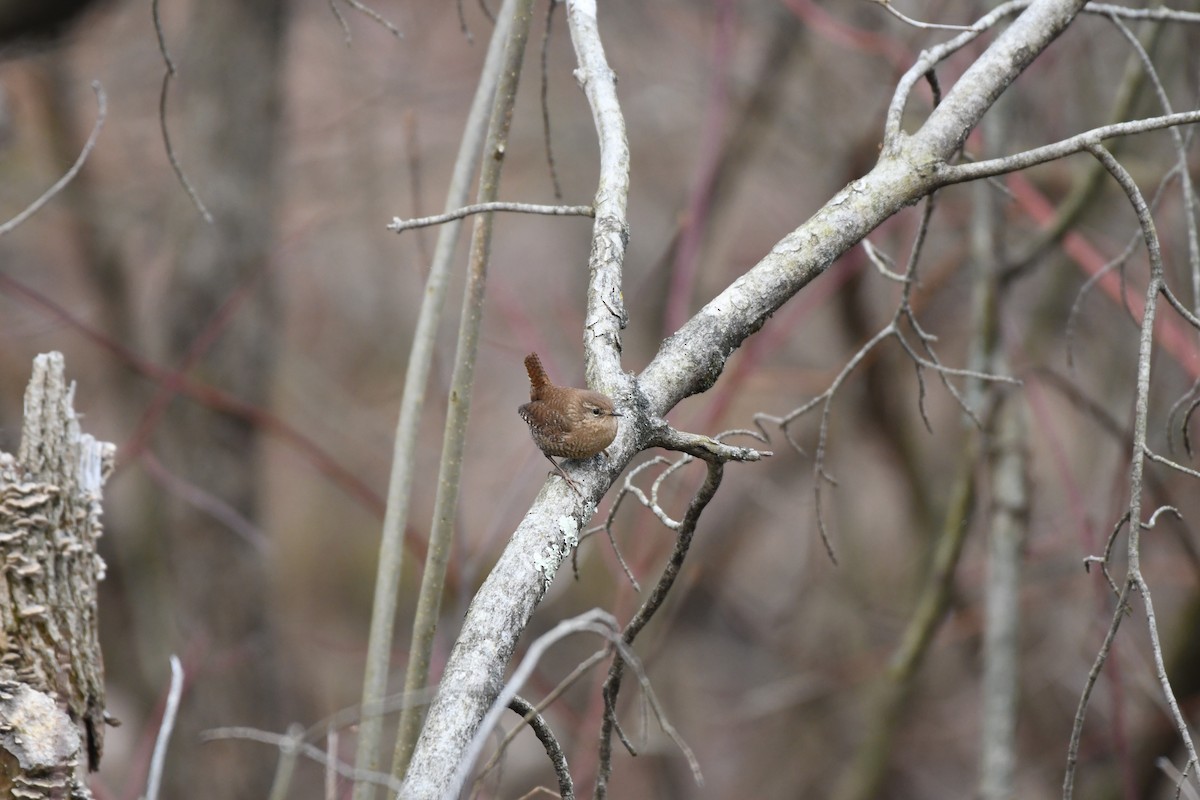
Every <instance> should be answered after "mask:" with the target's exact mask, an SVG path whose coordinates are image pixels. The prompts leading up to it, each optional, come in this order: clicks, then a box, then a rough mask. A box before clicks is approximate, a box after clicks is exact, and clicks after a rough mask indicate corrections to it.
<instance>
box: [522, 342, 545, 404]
mask: <svg viewBox="0 0 1200 800" xmlns="http://www.w3.org/2000/svg"><path fill="white" fill-rule="evenodd" d="M525 371H526V372H528V373H529V396H530V399H531V400H536V399H537V395H538V392H539V391H540V390H541V389H542V388H543V387H545V386H550V385H551V384H550V376H549V375H547V374H546V368H545V367H543V366H542V360H541V359H540V358H538V354H537V353H530V354H529V355H527V356H525Z"/></svg>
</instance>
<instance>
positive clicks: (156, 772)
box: [146, 655, 183, 800]
mask: <svg viewBox="0 0 1200 800" xmlns="http://www.w3.org/2000/svg"><path fill="white" fill-rule="evenodd" d="M182 696H183V665H182V664H180V663H179V657H178V656H174V655H172V656H171V688H170V689H168V690H167V702H166V705H165V706H164V707H163V716H162V722H161V723H160V724H159V726H158V736H157V738H155V740H154V755H152V756H151V757H150V774H149V775H148V776H147V778H146V800H158V790H159V787H160V786H162V772H163V764H164V763H166V759H167V745H168V743H169V742H170V741H171V731H173V730H174V729H175V715H176V714H178V713H179V700H180V698H181V697H182Z"/></svg>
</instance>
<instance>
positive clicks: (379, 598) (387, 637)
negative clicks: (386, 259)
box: [354, 0, 513, 800]
mask: <svg viewBox="0 0 1200 800" xmlns="http://www.w3.org/2000/svg"><path fill="white" fill-rule="evenodd" d="M512 8H513V0H506V3H505V5H504V7H503V8H502V13H501V19H500V21H499V22H498V23H497V25H496V27H495V29H494V30H493V32H492V38H491V40H490V42H489V44H488V51H487V55H486V56H485V58H484V65H483V69H482V71H481V74H480V78H479V85H478V86H477V87H476V89H475V96H474V98H473V99H472V101H471V110H470V112H469V113H468V115H467V122H466V125H465V127H464V130H463V137H462V141H461V142H460V143H459V148H458V154H457V156H456V157H455V160H454V171H453V173H452V174H451V178H450V186H449V188H448V189H447V191H446V201H445V205H444V208H445V209H446V210H447V211H453V210H454V209H456V208H458V207H460V206H462V205H463V203H464V202H466V200H467V198H468V196H469V194H470V191H471V183H472V178H473V176H474V173H475V168H476V165H477V164H478V163H479V158H480V157H481V154H482V151H483V140H484V137H485V132H486V130H487V121H488V116H489V114H490V113H491V109H492V99H493V96H494V95H495V93H496V85H497V83H499V80H500V71H501V65H502V62H503V57H504V42H505V41H506V40H507V39H508V31H509V29H510V27H511V25H512ZM461 228H462V223H461V222H451V223H449V224H447V225H446V226H445V227H444V228H442V229H441V230H440V231H438V239H437V245H436V246H435V248H434V254H433V262H432V264H431V265H430V269H429V278H428V279H427V281H426V284H425V291H424V293H423V300H422V303H421V310H420V312H418V316H417V325H416V330H415V331H414V332H413V340H412V347H411V350H410V352H409V356H408V367H407V369H406V371H405V374H404V393H403V395H402V396H401V399H400V412H399V414H398V419H397V421H396V439H395V444H394V445H393V448H392V466H391V475H390V477H389V479H388V497H387V510H386V512H385V514H384V520H383V531H382V534H381V538H380V543H379V567H378V570H377V572H376V578H375V597H374V603H373V605H372V609H371V629H370V634H369V637H368V640H367V658H366V665H365V674H364V677H363V699H362V704H361V705H362V707H363V708H373V707H376V706H378V705H379V704H380V703H381V702H382V701H383V698H384V696H385V695H386V693H387V683H388V677H389V674H390V671H391V655H392V652H391V650H392V636H393V632H394V629H395V627H396V605H397V598H398V595H399V591H400V576H401V574H402V572H403V569H402V568H403V555H404V531H405V528H406V527H407V525H408V510H409V501H410V499H411V494H412V483H413V477H414V475H415V472H416V464H415V453H416V449H417V437H418V429H419V428H420V423H421V414H422V411H423V410H424V405H425V387H426V385H427V384H428V382H429V372H430V369H431V365H432V363H433V350H434V340H435V338H436V333H437V329H438V327H439V326H440V323H441V317H442V310H443V308H444V307H445V303H446V292H447V290H448V288H449V285H450V273H451V262H452V261H453V259H454V250H455V244H456V243H457V241H458V234H459V231H460V230H461ZM382 738H383V719H382V717H380V716H378V715H376V716H371V717H368V719H366V720H365V721H364V723H363V725H362V728H361V729H360V731H359V740H358V752H357V754H356V756H355V765H356V766H357V768H358V769H360V770H367V771H377V770H378V769H379V768H380V766H381V764H380V761H381V758H380V753H381V750H382ZM373 795H374V790H373V788H371V787H370V786H368V785H363V786H362V788H359V787H355V794H354V800H372V797H373Z"/></svg>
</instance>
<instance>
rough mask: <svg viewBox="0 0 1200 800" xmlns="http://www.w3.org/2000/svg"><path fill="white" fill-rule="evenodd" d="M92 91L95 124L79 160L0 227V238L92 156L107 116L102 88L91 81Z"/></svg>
mask: <svg viewBox="0 0 1200 800" xmlns="http://www.w3.org/2000/svg"><path fill="white" fill-rule="evenodd" d="M92 91H93V92H95V93H96V106H97V108H96V122H95V123H94V124H93V125H92V132H91V133H90V134H88V138H87V141H86V142H85V143H84V145H83V150H81V151H80V152H79V158H77V159H75V163H74V164H72V165H71V168H70V169H68V170H67V171H66V172H65V173H64V174H63V176H62V177H61V178H59V179H58V180H57V181H55V182H54V185H53V186H51V187H50V188H49V189H47V190H46V191H45V192H44V193H43V194H42V196H41V197H39V198H38V199H36V200H34V201H33V202H32V203H30V204H29V205H28V206H26V208H25V210H24V211H22V212H21V213H20V214H17V215H16V216H15V217H13V218H12V219H10V220H9V221H8V222H6V223H4V224H3V225H0V236H3V235H4V234H6V233H9V232H10V231H12V229H13V228H15V227H17V226H18V225H20V224H21V223H22V222H24V221H25V220H27V219H29V218H30V217H32V216H33V215H34V214H36V213H37V212H38V211H39V210H40V209H41V207H42V206H44V205H46V203H49V202H50V201H51V200H52V199H53V198H54V196H55V195H56V194H58V193H59V192H61V191H62V190H63V187H65V186H66V185H67V184H68V183H70V182H71V181H72V180H73V179H74V178H75V176H76V175H78V174H79V170H81V169H83V164H84V162H85V161H87V159H88V156H89V155H91V154H92V150H93V149H95V147H96V140H97V139H99V137H100V129H101V128H103V127H104V119H105V117H106V116H108V96H107V95H105V93H104V87H103V86H101V85H100V82H99V81H92Z"/></svg>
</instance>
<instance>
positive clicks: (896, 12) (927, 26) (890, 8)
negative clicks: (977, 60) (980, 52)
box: [874, 0, 974, 31]
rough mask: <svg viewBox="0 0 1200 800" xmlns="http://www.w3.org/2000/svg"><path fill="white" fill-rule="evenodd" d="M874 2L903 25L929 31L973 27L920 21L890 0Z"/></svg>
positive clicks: (968, 29)
mask: <svg viewBox="0 0 1200 800" xmlns="http://www.w3.org/2000/svg"><path fill="white" fill-rule="evenodd" d="M874 2H876V3H878V4H879V5H881V6H883V8H884V10H885V11H887V12H888V13H889V14H891V15H892V16H893V17H895V18H896V19H898V20H900V21H901V22H903V23H904V24H905V25H911V26H912V27H914V28H920V29H921V30H929V31H973V30H974V27H973V26H970V25H946V24H943V23H940V22H921V21H920V20H916V19H913V18H912V17H909V16H906V15H905V14H903V13H901V12H900V9H898V8H896V7H895V6H894V5H892V2H891V0H874Z"/></svg>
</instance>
